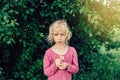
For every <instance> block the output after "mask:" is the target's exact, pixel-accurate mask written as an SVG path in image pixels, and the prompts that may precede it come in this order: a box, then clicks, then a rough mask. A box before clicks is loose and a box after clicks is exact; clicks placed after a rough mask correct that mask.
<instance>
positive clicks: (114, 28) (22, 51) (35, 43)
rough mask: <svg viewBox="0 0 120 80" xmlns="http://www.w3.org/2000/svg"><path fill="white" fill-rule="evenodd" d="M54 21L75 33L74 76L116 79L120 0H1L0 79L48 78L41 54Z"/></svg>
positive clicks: (84, 79) (118, 75)
mask: <svg viewBox="0 0 120 80" xmlns="http://www.w3.org/2000/svg"><path fill="white" fill-rule="evenodd" d="M56 19H65V20H66V21H67V23H68V25H69V27H70V29H71V31H72V33H73V36H72V38H71V40H70V44H69V45H70V46H73V47H75V48H76V50H77V52H78V59H79V67H80V70H79V72H78V73H77V74H74V75H73V80H120V60H119V58H120V0H0V80H47V77H46V76H45V75H44V74H43V56H44V54H45V50H46V49H48V48H49V47H50V46H51V45H49V44H48V43H47V40H46V38H47V36H48V29H49V26H50V24H51V23H52V22H53V21H55V20H56Z"/></svg>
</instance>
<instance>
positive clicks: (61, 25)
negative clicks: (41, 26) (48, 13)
mask: <svg viewBox="0 0 120 80" xmlns="http://www.w3.org/2000/svg"><path fill="white" fill-rule="evenodd" d="M54 31H56V32H60V31H65V33H66V41H65V44H67V45H68V41H69V40H70V38H71V37H72V33H71V31H70V29H69V27H68V24H67V22H66V21H65V20H56V21H54V22H53V23H52V24H51V25H50V27H49V35H48V37H47V40H48V42H49V43H54V39H53V32H54Z"/></svg>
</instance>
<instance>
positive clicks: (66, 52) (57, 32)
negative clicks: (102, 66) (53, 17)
mask: <svg viewBox="0 0 120 80" xmlns="http://www.w3.org/2000/svg"><path fill="white" fill-rule="evenodd" d="M71 36H72V33H71V32H70V30H69V27H68V25H67V23H66V21H64V20H57V21H55V22H53V23H52V24H51V26H50V28H49V35H48V41H49V42H50V43H54V45H53V46H52V47H51V48H49V49H47V50H46V52H45V55H44V59H43V67H44V74H45V75H46V76H48V80H72V74H74V73H77V72H78V70H79V67H78V58H77V52H76V50H75V48H74V47H71V46H69V45H68V40H69V39H70V38H71Z"/></svg>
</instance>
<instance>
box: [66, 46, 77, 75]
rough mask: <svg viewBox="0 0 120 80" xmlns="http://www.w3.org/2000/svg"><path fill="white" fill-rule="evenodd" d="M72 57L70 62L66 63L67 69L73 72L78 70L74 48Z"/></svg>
mask: <svg viewBox="0 0 120 80" xmlns="http://www.w3.org/2000/svg"><path fill="white" fill-rule="evenodd" d="M72 59H73V60H72V64H70V63H68V67H67V71H68V72H70V73H72V74H74V73H77V72H78V71H79V66H78V57H77V52H76V50H75V49H74V48H73V58H72Z"/></svg>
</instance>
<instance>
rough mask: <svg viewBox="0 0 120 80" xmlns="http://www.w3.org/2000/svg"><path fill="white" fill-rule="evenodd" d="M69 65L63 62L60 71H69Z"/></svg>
mask: <svg viewBox="0 0 120 80" xmlns="http://www.w3.org/2000/svg"><path fill="white" fill-rule="evenodd" d="M67 66H68V64H67V63H66V62H62V63H61V65H59V66H58V68H59V69H61V70H65V69H67Z"/></svg>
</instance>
